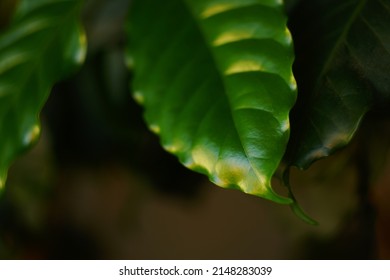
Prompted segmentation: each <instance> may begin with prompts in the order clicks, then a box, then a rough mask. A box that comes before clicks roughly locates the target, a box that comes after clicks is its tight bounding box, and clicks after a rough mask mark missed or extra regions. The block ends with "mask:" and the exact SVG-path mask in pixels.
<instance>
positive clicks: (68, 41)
mask: <svg viewBox="0 0 390 280" xmlns="http://www.w3.org/2000/svg"><path fill="white" fill-rule="evenodd" d="M80 4H81V1H79V0H34V1H31V0H21V1H20V4H19V6H18V9H17V11H16V14H15V16H14V20H13V22H11V24H10V26H9V28H8V29H7V30H5V31H4V32H3V33H2V34H1V36H0V188H2V187H3V186H4V183H5V178H6V174H7V169H8V167H9V166H10V164H11V163H12V161H13V160H14V158H15V157H16V156H17V155H18V154H19V153H20V152H21V151H22V150H24V149H26V148H27V147H28V146H30V145H31V144H32V143H33V142H34V141H35V140H36V139H37V137H38V135H39V132H40V127H39V112H40V110H41V108H42V106H43V104H44V102H45V101H46V99H47V97H48V95H49V93H50V90H51V87H52V86H53V84H54V83H55V82H56V81H58V80H59V79H61V78H63V77H64V75H66V74H68V73H69V72H70V71H71V70H73V69H74V68H75V66H77V65H79V64H80V63H81V62H82V61H83V60H84V57H85V50H86V48H85V45H86V42H85V37H84V33H83V31H82V30H81V28H80V25H79V23H78V15H79V12H80Z"/></svg>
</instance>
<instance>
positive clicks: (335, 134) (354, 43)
mask: <svg viewBox="0 0 390 280" xmlns="http://www.w3.org/2000/svg"><path fill="white" fill-rule="evenodd" d="M295 13H296V14H295V15H294V14H293V16H292V19H291V28H292V30H293V35H294V42H295V44H296V51H297V60H296V63H295V66H296V67H295V70H296V71H295V75H296V77H297V82H298V87H299V90H300V96H299V99H298V105H297V108H296V110H294V117H293V121H292V137H291V143H290V144H291V145H290V146H289V151H288V154H289V155H290V160H291V163H292V165H295V166H297V167H299V168H301V169H304V168H307V167H309V166H310V164H311V163H313V162H314V161H316V160H318V159H320V158H322V157H325V156H328V155H330V154H331V153H333V152H334V151H336V150H337V149H339V148H341V147H343V146H345V145H346V144H348V143H349V142H350V140H351V139H352V137H353V136H354V134H355V133H356V131H357V129H358V127H359V124H360V123H361V120H362V119H363V117H364V115H365V114H366V113H367V112H368V111H369V110H370V109H372V108H373V107H374V108H376V109H381V110H383V109H384V110H388V109H389V104H390V103H389V101H390V98H389V97H390V75H389V73H390V29H389V27H390V1H389V0H370V1H367V0H347V1H336V0H321V1H302V3H301V5H300V6H299V7H298V8H297V9H296V11H295Z"/></svg>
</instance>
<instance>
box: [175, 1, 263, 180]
mask: <svg viewBox="0 0 390 280" xmlns="http://www.w3.org/2000/svg"><path fill="white" fill-rule="evenodd" d="M182 2H183V3H184V7H186V9H187V10H188V11H189V14H190V15H192V18H193V20H194V22H195V25H196V27H197V29H198V31H199V33H200V34H202V35H203V36H201V37H202V40H203V42H204V44H205V45H206V46H207V49H208V51H209V53H210V58H211V59H212V60H213V62H214V63H213V64H214V65H215V66H216V67H215V69H216V70H217V72H218V75H217V76H218V78H219V79H220V82H221V84H222V85H223V88H224V95H225V97H226V100H227V101H228V104H229V110H230V113H231V115H230V117H231V120H232V123H233V125H234V128H235V132H236V134H237V136H238V137H237V138H238V139H239V141H240V144H241V147H242V150H243V152H244V154H245V157H246V158H247V160H248V163H249V165H250V168H251V169H252V170H254V171H255V174H256V177H258V176H257V172H256V168H254V166H253V163H252V161H251V160H250V158H251V157H250V156H249V155H248V151H247V150H246V148H245V146H244V145H243V140H242V138H241V135H240V134H239V132H238V128H237V123H236V121H235V119H234V117H233V109H232V108H233V106H232V104H231V100H230V98H229V96H227V94H226V84H225V82H224V79H223V74H221V73H220V71H218V67H217V65H218V64H217V61H216V59H215V56H214V52H213V51H212V49H213V46H211V44H210V43H209V42H208V41H207V40H206V35H205V34H204V32H203V29H202V27H201V26H200V23H199V21H200V20H199V19H198V17H197V16H196V15H194V13H193V11H192V9H191V8H190V7H189V4H188V3H187V1H186V0H182ZM218 160H219V155H218ZM258 179H259V181H260V178H258Z"/></svg>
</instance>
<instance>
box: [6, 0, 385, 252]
mask: <svg viewBox="0 0 390 280" xmlns="http://www.w3.org/2000/svg"><path fill="white" fill-rule="evenodd" d="M297 2H299V1H289V6H288V7H289V9H293V8H294V6H295V4H296V3H297ZM129 4H130V1H129V0H112V1H105V0H89V1H87V5H86V8H85V11H84V14H83V21H84V24H85V27H86V31H87V35H88V38H89V54H88V57H87V61H86V63H85V65H84V66H83V67H82V69H80V71H79V72H78V73H76V74H75V75H73V76H72V77H70V78H69V79H67V80H65V81H63V82H61V83H59V84H57V85H56V86H55V87H54V89H53V92H52V94H51V96H50V98H49V100H48V102H47V104H46V106H45V108H44V110H43V112H42V115H41V121H42V127H43V129H42V131H43V132H42V135H41V138H40V141H39V143H38V144H37V145H36V146H35V147H34V148H33V149H32V150H30V152H29V153H28V154H26V155H24V156H22V157H20V158H19V159H18V160H17V161H16V162H15V164H14V165H13V166H12V168H11V170H10V174H9V180H8V185H7V188H6V191H5V193H4V194H3V195H2V196H1V198H0V258H2V259H376V258H388V257H390V253H389V252H390V250H389V248H390V244H388V242H389V238H388V236H390V235H389V234H388V233H390V230H389V229H388V228H387V224H388V221H389V216H390V208H389V206H387V201H386V198H387V197H389V194H390V193H389V190H388V187H389V185H390V182H389V181H390V178H389V175H388V173H390V172H387V173H386V172H384V173H383V172H382V173H381V174H378V175H376V177H375V180H369V178H370V176H369V175H368V174H367V172H369V168H368V167H367V165H368V163H369V162H370V161H372V162H377V158H378V157H382V158H383V160H382V166H386V162H385V160H387V167H386V169H385V170H387V171H389V170H390V166H389V165H390V164H389V163H390V160H389V159H390V157H389V153H387V155H386V154H384V153H383V151H382V150H380V148H379V147H383V145H385V144H386V141H389V138H388V137H387V136H386V137H387V138H386V137H383V138H382V139H380V140H375V141H379V142H378V143H376V142H375V143H374V144H373V141H374V140H372V139H371V138H370V131H372V130H375V131H378V130H377V129H382V130H383V127H389V126H388V124H387V125H386V126H378V127H379V128H377V127H371V126H368V125H367V127H363V129H362V131H363V132H362V133H361V135H360V136H358V137H357V139H356V140H355V141H354V142H353V143H352V144H351V145H350V147H348V148H347V149H344V150H343V151H341V152H339V153H337V154H336V155H335V156H333V157H331V158H329V159H326V160H323V161H320V162H318V163H316V164H314V165H313V167H312V168H310V170H308V171H305V172H301V171H297V170H292V174H291V175H292V178H291V183H292V185H293V187H294V190H295V192H296V196H297V197H298V199H299V201H300V203H301V204H302V205H303V207H304V208H305V210H306V211H307V212H308V213H309V214H310V215H311V216H312V217H313V218H315V219H317V220H318V222H319V225H318V226H310V225H308V224H305V223H304V222H302V221H301V220H299V219H298V218H297V217H296V216H294V215H293V214H292V212H291V211H290V209H289V208H288V207H286V206H281V205H277V204H274V203H272V202H269V201H265V200H263V199H260V198H257V197H253V196H249V195H246V194H243V193H240V192H238V191H233V190H224V189H221V188H219V187H216V186H214V185H212V184H211V183H209V182H208V180H207V178H205V177H204V176H203V175H199V174H196V173H194V172H192V171H188V170H187V169H185V168H184V167H182V166H181V165H180V164H179V163H178V161H177V159H176V158H175V157H173V156H171V155H169V154H168V153H166V152H165V151H163V150H162V148H161V147H160V145H159V140H158V138H157V137H156V136H155V135H153V134H152V133H151V132H149V131H148V130H147V128H146V125H145V124H144V122H143V119H142V108H140V107H139V106H138V105H137V104H136V103H135V102H134V101H133V100H132V98H131V92H130V87H131V80H132V73H131V71H129V70H128V69H127V68H126V67H125V57H124V48H125V43H126V39H125V33H124V21H125V17H126V14H127V11H128V8H129ZM383 133H384V134H383V135H389V134H390V133H389V131H383ZM367 135H368V136H367ZM367 143H369V144H367ZM365 144H367V145H371V146H372V147H373V148H372V150H370V152H369V154H370V155H371V156H372V158H367V157H362V156H361V153H360V147H361V145H365ZM375 148H377V149H375ZM274 184H275V185H276V186H277V185H278V184H279V182H278V180H277V179H275V182H274ZM278 189H279V191H280V192H284V190H283V188H282V187H279V188H278Z"/></svg>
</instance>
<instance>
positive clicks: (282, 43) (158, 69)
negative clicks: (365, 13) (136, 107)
mask: <svg viewBox="0 0 390 280" xmlns="http://www.w3.org/2000/svg"><path fill="white" fill-rule="evenodd" d="M132 2H133V6H132V12H131V15H130V17H129V41H130V43H129V46H130V47H129V53H130V55H129V59H128V62H129V64H131V65H133V66H134V71H135V78H134V81H133V90H134V97H135V98H136V99H137V100H138V101H139V103H141V104H142V105H143V106H144V108H145V118H146V121H147V123H148V124H149V126H150V128H151V130H153V131H154V132H155V133H157V134H159V135H160V137H161V143H162V145H163V147H164V148H165V149H166V150H167V151H169V152H171V153H173V154H175V155H177V156H178V158H179V159H180V161H181V162H182V163H183V164H184V165H185V166H187V167H188V168H190V169H192V170H196V171H198V172H201V173H204V174H206V175H208V176H209V178H210V180H211V181H212V182H214V183H215V184H217V185H219V186H221V187H225V188H237V189H240V190H241V191H243V192H246V193H250V194H253V195H257V196H260V197H263V198H267V199H270V200H274V201H276V202H280V203H291V199H290V198H286V197H283V196H280V195H278V194H276V193H275V192H274V191H273V189H272V187H271V184H270V181H271V177H272V176H273V174H274V172H275V170H276V168H277V167H278V165H279V163H280V161H281V158H282V157H283V154H284V151H285V147H286V145H287V141H288V137H289V128H290V126H289V111H290V109H291V107H292V106H293V104H294V102H295V98H296V96H295V91H296V84H295V80H294V78H293V75H292V70H291V68H292V62H293V58H294V55H293V48H292V41H291V36H290V33H289V31H288V30H287V28H286V17H285V15H284V10H283V6H282V3H281V2H282V1H277V0H188V1H185V0H169V1H156V0H134V1H132ZM151 160H152V159H151ZM183 187H185V186H183Z"/></svg>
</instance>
